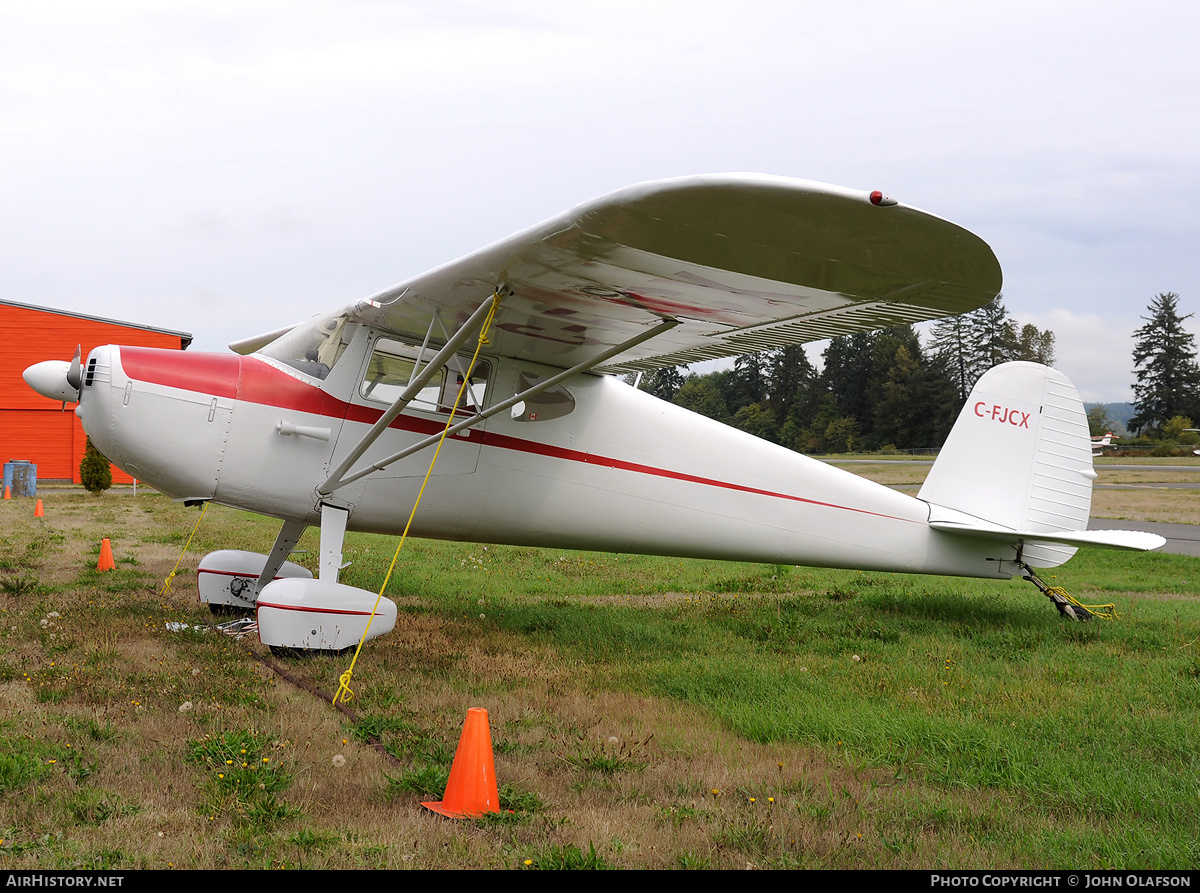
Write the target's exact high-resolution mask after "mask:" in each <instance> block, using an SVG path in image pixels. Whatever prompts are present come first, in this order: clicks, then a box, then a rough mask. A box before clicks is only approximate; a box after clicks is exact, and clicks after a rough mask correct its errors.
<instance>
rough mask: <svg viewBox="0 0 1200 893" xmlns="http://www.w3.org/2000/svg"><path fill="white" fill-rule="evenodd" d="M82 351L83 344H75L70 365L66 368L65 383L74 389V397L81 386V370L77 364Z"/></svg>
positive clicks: (77, 394)
mask: <svg viewBox="0 0 1200 893" xmlns="http://www.w3.org/2000/svg"><path fill="white" fill-rule="evenodd" d="M82 353H83V345H82V344H77V345H75V356H73V357H72V358H71V365H70V366H69V367H68V368H67V384H69V385H70V386H71V387H73V388H74V389H75V396H76V397H78V396H79V391H80V388H81V387H82V386H83V370H82V369H81V368H80V365H79V358H80V356H81V355H82ZM77 402H78V401H77Z"/></svg>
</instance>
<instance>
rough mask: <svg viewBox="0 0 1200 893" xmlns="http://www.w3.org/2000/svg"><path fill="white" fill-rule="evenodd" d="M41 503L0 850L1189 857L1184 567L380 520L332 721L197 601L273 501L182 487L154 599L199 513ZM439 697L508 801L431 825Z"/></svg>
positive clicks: (569, 859) (462, 863) (1188, 633)
mask: <svg viewBox="0 0 1200 893" xmlns="http://www.w3.org/2000/svg"><path fill="white" fill-rule="evenodd" d="M855 470H856V471H857V470H859V469H855ZM889 473H899V470H898V469H893V470H892V471H891V472H889ZM905 474H907V472H905ZM897 483H900V484H905V483H909V481H908V480H907V479H905V480H903V481H899V482H897ZM1105 492H1110V493H1112V492H1117V493H1120V492H1123V491H1105ZM1138 492H1140V491H1138ZM40 495H42V496H43V499H44V500H45V505H46V517H45V519H34V518H33V517H32V513H33V512H32V505H31V504H30V501H29V500H11V501H4V502H0V523H2V524H3V525H4V530H5V534H4V537H3V539H2V540H0V587H2V588H0V633H2V634H0V726H2V728H3V735H0V867H3V868H9V869H21V868H34V867H44V868H96V869H128V868H165V867H180V868H212V867H262V868H270V867H295V868H302V867H303V868H353V867H362V868H405V867H411V868H443V867H444V868H469V867H508V868H514V869H520V868H526V867H528V868H551V867H575V868H602V867H656V868H657V867H667V868H670V867H678V868H744V867H759V868H770V867H775V868H787V867H796V868H805V867H812V868H818V867H822V868H848V867H868V868H892V867H897V868H900V867H940V868H953V867H960V868H969V867H989V868H1006V867H1008V868H1016V867H1073V868H1090V867H1095V868H1105V867H1121V868H1135V867H1162V868H1192V867H1196V866H1197V865H1200V842H1198V841H1200V757H1198V756H1197V753H1198V750H1200V715H1198V714H1200V596H1198V595H1197V592H1198V591H1200V586H1197V582H1198V581H1200V559H1192V558H1183V557H1179V556H1172V555H1160V554H1153V555H1138V556H1130V555H1127V554H1124V553H1110V552H1090V553H1081V554H1080V555H1079V556H1077V557H1076V558H1075V559H1074V560H1072V561H1071V562H1070V563H1069V564H1068V565H1066V566H1065V567H1063V568H1060V569H1058V570H1057V571H1055V572H1054V573H1055V579H1054V580H1052V582H1054V583H1057V584H1060V585H1064V586H1065V587H1066V588H1068V589H1069V590H1070V591H1071V592H1072V594H1074V595H1076V596H1077V597H1078V598H1080V599H1081V600H1082V601H1084V602H1095V603H1108V602H1112V603H1114V604H1116V606H1117V609H1118V610H1119V611H1120V615H1121V616H1120V617H1119V618H1118V619H1117V620H1115V621H1113V622H1103V621H1097V622H1094V623H1092V624H1089V625H1077V624H1071V623H1068V622H1065V621H1063V620H1061V619H1060V618H1059V617H1058V615H1057V613H1056V612H1055V611H1054V610H1053V608H1052V607H1051V605H1050V604H1049V603H1048V602H1047V601H1046V599H1044V598H1043V597H1042V596H1041V595H1040V594H1038V593H1037V591H1036V590H1034V589H1033V587H1031V586H1030V585H1029V584H1027V583H1024V582H1021V581H1013V582H1010V583H1004V584H998V583H986V582H980V581H969V580H960V579H953V578H933V577H917V576H904V575H887V574H868V573H855V572H837V571H823V570H810V569H803V568H792V567H779V566H764V565H739V564H731V563H725V562H702V561H682V560H679V559H662V558H649V557H642V556H628V555H610V554H595V553H581V552H558V551H553V550H542V549H519V548H507V547H496V546H489V547H483V546H476V545H464V544H454V543H436V542H429V541H410V542H409V543H408V544H407V545H406V546H405V549H404V552H403V553H402V556H401V560H400V563H399V565H398V568H397V573H396V575H395V576H394V578H393V581H392V583H391V584H390V585H389V592H388V594H389V595H390V596H391V597H392V598H393V599H395V600H396V601H397V602H398V603H399V605H400V610H401V615H400V620H399V622H398V624H397V629H396V631H395V632H393V633H392V634H391V635H389V636H387V637H385V638H383V639H379V640H376V641H373V642H371V643H368V646H367V647H366V648H365V649H364V651H363V655H362V657H361V658H360V659H359V663H358V665H357V667H356V668H355V672H354V677H353V680H352V681H351V688H352V689H353V690H354V692H355V697H354V698H353V699H352V700H351V702H350V705H349V706H350V708H351V709H352V710H353V711H354V713H355V719H356V721H355V722H351V721H350V719H348V718H347V717H346V716H344V715H342V714H340V713H338V712H336V711H335V710H334V709H332V708H331V707H330V706H329V705H328V704H327V703H326V702H325V701H323V700H321V699H320V698H318V697H316V696H314V695H313V694H312V693H310V692H309V691H308V690H306V689H305V688H304V687H301V686H298V685H295V684H293V683H292V682H289V681H287V680H285V679H284V678H282V677H280V676H278V675H276V674H275V673H274V672H272V671H271V670H270V669H269V668H268V667H267V665H266V664H265V663H263V662H262V661H260V660H258V659H256V657H255V655H258V656H262V655H263V654H265V651H264V649H262V647H261V646H260V645H259V644H258V643H257V640H256V639H253V640H251V641H249V642H247V641H245V640H243V641H242V642H236V641H234V640H232V639H230V638H228V637H226V636H222V635H219V634H217V633H215V632H213V631H211V630H210V629H209V628H208V627H207V624H208V621H209V619H210V618H209V615H208V613H207V611H206V610H202V609H201V607H200V606H199V605H198V604H197V603H196V594H195V574H194V569H195V566H196V562H197V561H198V558H199V556H200V555H202V554H204V553H205V552H206V551H209V550H210V549H213V548H246V549H254V550H257V551H265V550H266V548H268V547H269V544H270V542H271V540H272V538H273V536H274V533H275V530H276V525H275V523H274V522H270V521H267V520H265V519H261V518H257V517H255V516H250V515H246V514H243V513H239V512H235V511H232V510H227V509H220V508H213V509H210V510H209V512H208V514H207V516H206V518H205V522H204V524H203V526H202V527H201V528H200V530H199V532H198V533H197V534H196V539H195V541H194V542H193V544H192V547H191V550H190V552H189V554H188V555H187V556H186V557H185V559H184V562H183V566H184V568H185V570H184V571H183V572H181V573H180V575H179V576H178V577H176V580H175V586H174V591H173V592H171V593H168V594H166V595H163V594H161V593H160V588H161V584H162V580H163V578H164V577H165V576H166V575H167V573H168V572H169V571H170V570H171V568H172V566H173V565H174V563H175V561H176V559H177V558H178V557H179V552H180V549H181V548H182V546H183V543H184V541H185V540H186V539H187V537H188V535H189V533H190V531H191V529H192V525H193V524H194V523H195V521H196V518H197V516H198V513H197V512H196V510H194V509H193V510H186V509H184V508H182V507H181V506H177V505H174V504H171V503H169V502H168V501H167V500H165V499H163V498H162V497H159V496H156V495H154V494H145V493H139V495H138V496H137V497H136V498H134V497H132V496H130V495H128V494H127V493H126V494H120V493H116V492H112V493H109V494H107V495H106V496H104V497H102V498H100V499H95V498H92V497H89V496H86V495H84V494H83V493H82V492H79V491H73V490H47V489H44V490H43V491H42V492H41V494H40ZM1180 511H1181V512H1182V513H1183V514H1184V516H1185V519H1186V520H1189V521H1191V522H1192V523H1195V522H1196V521H1200V512H1195V511H1192V513H1191V514H1188V512H1189V507H1188V504H1186V503H1184V504H1183V506H1182V508H1181V509H1180ZM103 536H108V537H110V538H111V539H112V543H113V550H114V553H115V555H116V558H117V570H116V571H113V572H108V573H105V574H97V573H96V572H95V571H94V570H93V568H94V566H95V563H96V557H97V552H98V545H99V540H100V538H101V537H103ZM301 545H302V548H308V549H310V550H312V551H310V552H309V554H308V555H307V556H306V557H305V558H304V559H302V560H304V561H305V563H307V564H309V566H310V567H311V566H313V565H312V562H313V560H314V559H315V549H316V537H315V535H314V532H313V531H310V532H309V534H308V535H307V536H306V539H305V541H304V542H303V543H302V544H301ZM394 548H395V541H394V540H391V539H385V538H382V537H374V536H366V535H358V536H356V535H351V536H349V537H348V538H347V544H346V553H347V554H346V557H347V559H350V560H352V561H353V562H354V563H353V565H351V567H350V568H348V569H347V571H346V572H345V574H344V575H343V581H344V582H348V583H350V584H352V585H358V586H363V587H365V588H378V586H379V585H380V583H381V582H382V579H383V575H384V573H385V571H386V567H387V564H388V562H389V561H390V559H391V556H392V552H393V550H394ZM169 623H170V624H184V625H185V626H186V627H187V628H185V629H182V630H181V631H171V630H170V629H168V627H167V624H169ZM276 663H278V664H279V665H280V666H282V667H284V668H285V669H286V670H287V671H288V672H289V673H290V674H292V676H293V677H295V678H297V679H299V680H302V681H304V682H306V683H308V684H310V685H312V686H315V687H317V688H320V689H323V690H326V691H328V692H332V691H334V690H335V689H336V687H337V683H338V677H339V675H340V674H341V673H342V672H343V671H344V670H345V669H346V667H347V666H348V658H341V657H331V656H325V657H317V658H309V659H292V660H284V661H277V662H276ZM472 706H481V707H486V708H487V709H488V711H489V714H490V719H491V730H492V737H493V744H494V749H495V753H496V765H497V774H498V776H499V780H500V783H501V786H502V790H501V797H502V801H503V803H504V805H505V806H506V807H507V808H508V809H510V810H512V811H511V812H506V813H504V814H502V815H501V816H499V817H495V818H491V819H486V820H479V821H466V822H454V821H451V820H447V819H443V818H440V817H438V816H436V815H434V814H433V813H431V812H429V811H427V810H424V809H423V808H422V807H421V806H420V805H419V803H420V801H421V800H430V799H434V800H436V799H440V796H441V792H442V788H443V786H444V784H445V780H446V776H447V773H448V770H449V766H450V762H451V760H452V759H453V752H454V747H455V744H456V742H457V739H458V734H459V731H460V730H461V727H462V722H463V719H464V717H465V715H466V711H467V708H468V707H472ZM372 742H377V743H374V744H373V743H372Z"/></svg>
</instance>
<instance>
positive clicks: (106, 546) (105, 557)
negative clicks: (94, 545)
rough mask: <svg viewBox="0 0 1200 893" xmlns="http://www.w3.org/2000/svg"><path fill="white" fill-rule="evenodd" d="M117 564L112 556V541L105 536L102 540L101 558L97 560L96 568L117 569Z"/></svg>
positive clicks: (101, 569) (102, 569)
mask: <svg viewBox="0 0 1200 893" xmlns="http://www.w3.org/2000/svg"><path fill="white" fill-rule="evenodd" d="M116 567H117V564H116V562H115V561H113V557H112V543H110V542H109V541H108V537H105V538H104V539H103V540H101V541H100V560H99V561H97V562H96V570H98V571H111V570H115V569H116Z"/></svg>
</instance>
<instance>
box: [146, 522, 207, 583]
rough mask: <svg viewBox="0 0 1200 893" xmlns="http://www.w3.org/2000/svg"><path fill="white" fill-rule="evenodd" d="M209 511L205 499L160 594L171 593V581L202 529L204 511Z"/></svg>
mask: <svg viewBox="0 0 1200 893" xmlns="http://www.w3.org/2000/svg"><path fill="white" fill-rule="evenodd" d="M207 511H208V500H205V501H204V508H202V509H200V517H199V518H197V519H196V526H195V527H193V528H192V532H191V535H190V536H188V538H187V542H186V543H184V544H183V551H182V552H180V553H179V560H178V561H176V562H175V566H174V567H173V568H171V573H169V574H167V579H165V580H163V585H162V589H160V590H159V593H158V594H159V595H169V594H170V592H171V581H172V580H174V579H175V574H176V573H178V571H179V565H180V564H182V563H183V556H184V555H186V554H187V550H188V546H190V545H191V544H192V537H194V536H195V535H196V531H197V530H199V529H200V522H201V521H203V520H204V513H205V512H207Z"/></svg>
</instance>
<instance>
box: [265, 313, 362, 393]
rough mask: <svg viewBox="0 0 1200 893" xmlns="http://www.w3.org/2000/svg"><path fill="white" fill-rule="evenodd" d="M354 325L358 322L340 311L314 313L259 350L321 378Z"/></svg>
mask: <svg viewBox="0 0 1200 893" xmlns="http://www.w3.org/2000/svg"><path fill="white" fill-rule="evenodd" d="M357 329H358V323H356V322H351V321H350V320H349V319H347V317H346V315H345V314H344V313H339V314H337V315H335V316H324V317H317V318H315V319H312V320H309V321H308V322H306V323H301V324H300V325H298V326H296V327H295V328H294V329H292V330H291V331H289V332H288V333H287V334H286V335H281V336H280V337H278V338H276V339H275V340H274V341H272V342H271V343H270V344H268V345H267V346H266V347H264V348H263V349H262V351H261V353H263V354H265V355H266V356H268V357H272V358H273V359H276V360H279V361H280V362H281V363H286V364H287V365H289V366H291V367H292V368H293V369H297V370H299V371H300V372H303V373H304V374H305V375H311V376H313V377H314V378H320V379H324V378H325V376H327V375H328V374H329V371H330V370H331V369H332V368H333V366H334V364H335V363H337V361H338V359H339V358H340V357H341V355H342V353H343V352H345V350H346V346H347V345H348V344H349V343H350V339H351V338H353V337H354V332H355V330H357Z"/></svg>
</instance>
